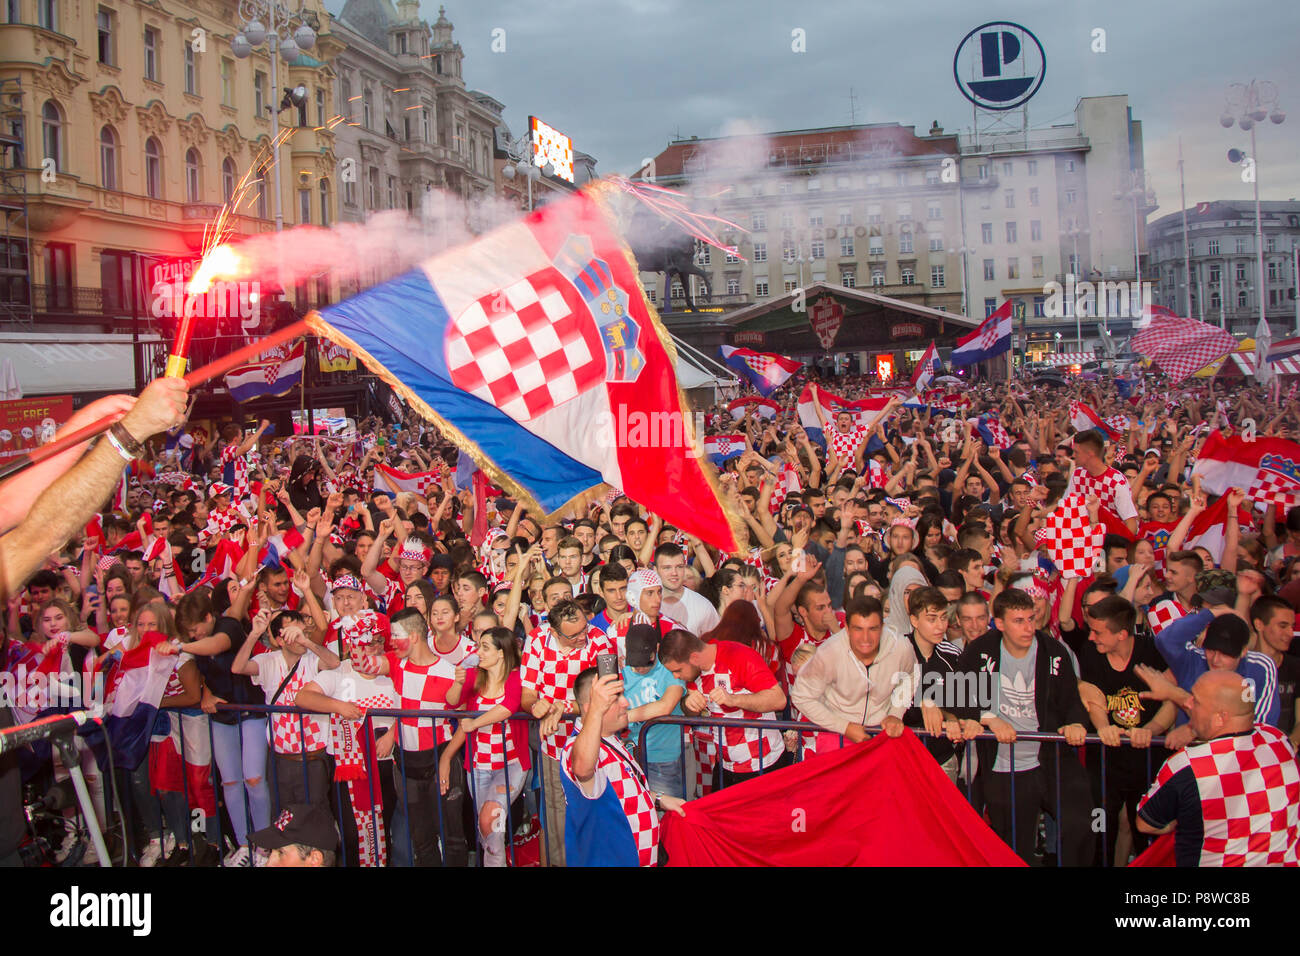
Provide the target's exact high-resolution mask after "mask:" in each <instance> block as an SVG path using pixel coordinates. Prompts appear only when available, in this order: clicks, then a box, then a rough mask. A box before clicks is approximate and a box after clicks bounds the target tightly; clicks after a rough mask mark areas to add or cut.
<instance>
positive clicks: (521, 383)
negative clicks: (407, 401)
mask: <svg viewBox="0 0 1300 956" xmlns="http://www.w3.org/2000/svg"><path fill="white" fill-rule="evenodd" d="M611 307H612V306H611ZM587 316H588V308H587V306H586V304H585V303H584V302H583V301H582V298H581V296H580V295H579V293H578V291H577V289H575V288H574V287H573V285H572V283H569V282H566V281H565V279H564V278H563V276H562V275H561V274H560V272H559V270H557V269H555V268H553V267H549V266H548V267H547V268H545V269H541V270H539V271H537V272H535V273H533V274H532V275H530V276H527V277H525V278H524V279H521V280H520V281H518V282H516V283H514V284H513V285H510V286H508V287H506V288H505V289H500V290H497V291H493V292H490V293H488V294H487V295H484V296H482V297H481V298H479V299H478V300H477V301H475V302H473V303H471V304H470V306H469V307H468V308H467V309H466V310H465V311H464V312H462V313H460V314H459V315H457V316H456V317H455V319H454V320H453V321H452V322H451V323H450V324H449V326H448V329H447V368H448V370H449V371H450V373H451V379H452V381H453V382H454V383H455V384H456V386H457V387H459V388H461V389H462V390H464V391H466V392H469V393H470V394H471V395H473V396H475V397H476V398H480V399H482V400H483V401H485V402H487V403H488V404H489V405H493V406H495V407H497V408H499V409H500V410H501V411H503V412H505V414H507V415H509V416H510V417H511V418H513V419H515V420H516V421H529V420H531V419H533V418H536V417H537V416H538V415H541V414H543V413H545V412H547V411H550V410H551V409H552V408H555V407H556V406H557V405H561V404H563V403H564V402H567V401H569V400H570V399H573V398H576V397H577V396H578V395H581V394H582V393H583V392H585V391H587V390H588V389H591V388H594V387H595V386H597V385H599V384H600V383H601V382H603V381H604V380H605V364H606V360H605V348H604V345H603V344H602V343H601V339H600V331H599V329H598V328H597V326H596V323H594V322H592V321H591V320H590V318H588V317H587Z"/></svg>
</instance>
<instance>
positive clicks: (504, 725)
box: [438, 627, 532, 866]
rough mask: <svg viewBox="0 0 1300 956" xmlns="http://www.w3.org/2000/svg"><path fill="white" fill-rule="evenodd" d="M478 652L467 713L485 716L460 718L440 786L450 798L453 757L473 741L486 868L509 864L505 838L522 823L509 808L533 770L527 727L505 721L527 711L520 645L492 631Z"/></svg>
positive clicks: (472, 776) (472, 777) (500, 630)
mask: <svg viewBox="0 0 1300 956" xmlns="http://www.w3.org/2000/svg"><path fill="white" fill-rule="evenodd" d="M477 651H478V667H477V668H476V670H477V674H476V675H475V677H474V684H473V686H472V687H470V688H469V689H468V690H467V697H466V700H465V709H466V710H467V711H469V712H471V713H472V712H474V711H478V710H481V711H485V713H483V714H481V715H480V716H478V717H464V718H462V719H461V721H460V726H459V727H458V728H457V730H456V733H455V734H454V735H453V736H452V738H451V742H450V743H449V744H448V745H447V747H446V748H445V749H444V751H443V754H442V757H441V758H440V759H439V765H438V778H439V788H440V790H441V792H442V793H443V794H446V792H447V789H448V787H449V786H450V781H451V771H452V766H451V758H452V756H453V755H454V754H455V753H456V751H457V750H459V749H460V747H461V745H462V744H465V743H466V741H468V746H467V748H466V759H465V766H466V769H467V770H468V771H469V786H470V793H471V794H472V796H473V797H474V806H475V808H476V809H477V810H478V832H479V843H480V845H481V846H482V848H483V865H484V866H505V865H506V854H505V834H506V832H507V831H513V829H514V824H517V823H518V822H519V821H517V820H507V817H508V814H509V808H510V806H511V805H512V804H513V803H514V802H515V800H517V799H518V797H519V795H520V794H521V793H522V792H523V789H524V784H525V783H526V781H527V777H528V772H529V771H530V770H531V769H532V761H531V759H530V757H529V753H528V725H527V723H526V722H525V721H521V720H507V719H506V718H508V717H509V716H510V715H511V714H513V713H516V712H518V711H519V710H521V709H522V698H523V682H522V681H521V679H520V674H519V645H518V644H517V643H516V642H515V636H514V634H513V633H512V632H511V631H510V630H509V629H508V628H504V627H493V628H489V629H488V630H487V631H484V632H483V635H482V636H481V637H480V638H479V640H478V645H477ZM507 824H509V825H507Z"/></svg>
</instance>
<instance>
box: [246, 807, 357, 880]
mask: <svg viewBox="0 0 1300 956" xmlns="http://www.w3.org/2000/svg"><path fill="white" fill-rule="evenodd" d="M249 840H250V841H251V842H252V844H253V846H256V847H260V848H261V849H263V850H267V851H269V852H270V854H271V859H270V862H268V863H267V866H322V867H332V866H334V860H335V856H334V854H335V852H336V851H337V849H338V845H339V830H338V827H337V826H335V825H334V817H333V816H332V815H331V814H330V811H329V807H327V806H321V805H320V804H316V803H291V804H290V805H289V806H288V807H287V808H285V810H284V811H283V812H281V814H280V816H279V817H278V818H276V821H275V823H273V824H272V825H271V826H269V827H267V828H266V829H265V830H258V831H257V832H256V833H254V834H253V835H252V836H251V837H249Z"/></svg>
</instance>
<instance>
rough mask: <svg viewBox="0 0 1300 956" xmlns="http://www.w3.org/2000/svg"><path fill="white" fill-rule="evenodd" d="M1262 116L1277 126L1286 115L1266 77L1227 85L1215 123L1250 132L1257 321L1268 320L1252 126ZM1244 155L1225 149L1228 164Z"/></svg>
mask: <svg viewBox="0 0 1300 956" xmlns="http://www.w3.org/2000/svg"><path fill="white" fill-rule="evenodd" d="M1266 119H1267V120H1269V121H1270V122H1271V123H1273V125H1274V126H1280V125H1281V124H1282V122H1283V121H1284V120H1285V119H1286V114H1285V113H1283V112H1282V110H1281V109H1279V108H1278V105H1277V87H1276V86H1274V85H1273V84H1272V83H1270V82H1269V81H1268V80H1251V81H1250V83H1249V84H1246V83H1232V84H1230V85H1229V86H1228V92H1227V95H1226V97H1225V102H1224V110H1223V114H1222V115H1221V116H1220V117H1219V125H1220V126H1222V127H1223V128H1224V129H1232V124H1233V123H1234V122H1235V123H1236V124H1237V125H1238V126H1240V127H1241V128H1242V129H1243V130H1248V131H1249V132H1250V159H1251V160H1252V161H1253V162H1254V164H1255V168H1254V170H1253V172H1254V176H1252V177H1251V180H1252V182H1253V183H1254V185H1255V259H1256V262H1257V264H1258V265H1259V288H1258V289H1256V290H1255V293H1256V295H1257V296H1258V297H1259V320H1260V321H1261V322H1267V321H1268V320H1267V319H1266V318H1265V317H1264V224H1263V222H1262V220H1261V219H1260V214H1259V153H1258V151H1257V150H1256V147H1255V127H1256V126H1258V125H1259V124H1260V123H1262V122H1264V120H1266ZM1234 154H1235V158H1234ZM1246 158H1247V157H1245V156H1244V155H1243V154H1242V153H1241V150H1237V149H1233V150H1229V151H1228V161H1229V162H1230V163H1233V164H1239V163H1241V162H1242V161H1243V160H1244V159H1246Z"/></svg>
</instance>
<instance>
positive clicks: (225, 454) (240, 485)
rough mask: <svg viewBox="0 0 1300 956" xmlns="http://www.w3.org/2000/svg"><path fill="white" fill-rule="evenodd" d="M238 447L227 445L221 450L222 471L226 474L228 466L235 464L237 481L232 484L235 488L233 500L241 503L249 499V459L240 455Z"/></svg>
mask: <svg viewBox="0 0 1300 956" xmlns="http://www.w3.org/2000/svg"><path fill="white" fill-rule="evenodd" d="M237 451H239V448H238V446H237V445H227V446H226V447H225V448H223V449H221V470H222V471H223V472H224V471H225V469H226V466H227V465H230V464H232V463H233V464H234V472H235V480H234V481H233V482H232V483H231V484H232V486H233V487H234V489H235V490H234V492H233V494H232V496H231V497H232V498H233V499H234V500H235V501H239V500H241V499H243V498H247V497H248V493H249V487H248V459H247V458H245V457H244V456H243V455H238V454H236V452H237Z"/></svg>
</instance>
